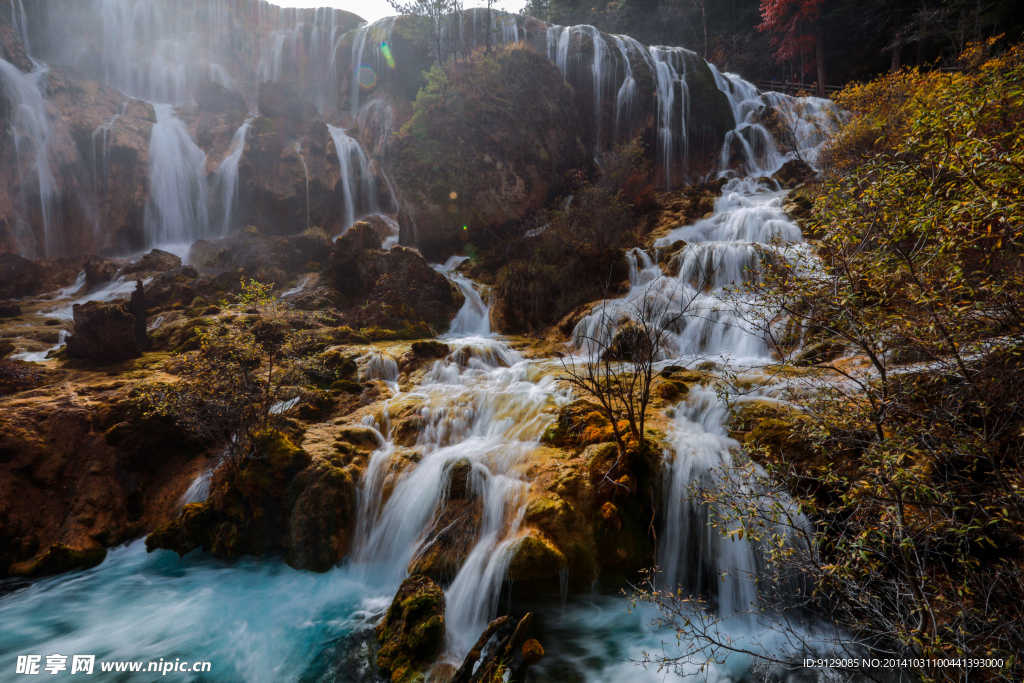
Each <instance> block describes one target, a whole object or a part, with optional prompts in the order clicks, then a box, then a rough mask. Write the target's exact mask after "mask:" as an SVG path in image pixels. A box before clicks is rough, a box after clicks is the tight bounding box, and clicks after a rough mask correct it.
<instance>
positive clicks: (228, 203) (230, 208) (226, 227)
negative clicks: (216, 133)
mask: <svg viewBox="0 0 1024 683" xmlns="http://www.w3.org/2000/svg"><path fill="white" fill-rule="evenodd" d="M254 118H256V117H255V116H252V115H250V116H247V117H246V118H245V122H244V123H242V125H241V127H239V129H238V130H237V131H236V132H235V134H234V136H233V137H232V138H231V149H229V150H228V155H227V156H226V157H224V160H223V161H222V162H220V166H218V167H217V172H216V174H215V175H214V187H216V188H219V189H220V193H221V201H222V206H223V212H224V220H223V222H222V224H221V229H220V237H227V236H228V234H230V232H231V230H232V228H233V227H234V225H233V224H232V222H231V219H232V217H233V214H234V210H235V204H236V203H237V202H238V163H239V161H241V159H242V153H243V152H244V151H245V138H246V135H248V133H249V126H251V125H252V121H253V119H254ZM300 158H301V155H300ZM302 165H303V166H305V165H306V161H305V159H303V161H302ZM306 186H307V187H306V205H307V206H306V211H307V215H308V211H309V179H308V177H307V179H306ZM306 222H307V223H308V222H309V219H308V217H307V219H306Z"/></svg>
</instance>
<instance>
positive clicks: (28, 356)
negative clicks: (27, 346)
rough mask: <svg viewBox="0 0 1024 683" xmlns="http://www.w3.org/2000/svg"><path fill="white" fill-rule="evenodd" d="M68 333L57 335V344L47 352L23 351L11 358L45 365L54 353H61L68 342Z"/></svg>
mask: <svg viewBox="0 0 1024 683" xmlns="http://www.w3.org/2000/svg"><path fill="white" fill-rule="evenodd" d="M68 335H69V333H68V331H67V330H61V331H60V332H58V333H57V343H56V344H54V345H53V346H51V347H50V348H48V349H46V350H45V351H23V352H22V353H15V354H14V355H12V356H11V360H23V361H25V362H27V363H45V362H46V359H47V357H48V356H49V355H50V354H51V353H53V352H54V351H59V350H60V349H61V348H62V347H63V346H64V345H65V344H67V340H68Z"/></svg>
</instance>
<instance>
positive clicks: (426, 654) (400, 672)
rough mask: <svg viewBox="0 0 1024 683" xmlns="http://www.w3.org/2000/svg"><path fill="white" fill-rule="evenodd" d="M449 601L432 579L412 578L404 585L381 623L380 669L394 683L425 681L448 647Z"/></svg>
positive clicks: (379, 640)
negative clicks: (437, 659) (446, 604)
mask: <svg viewBox="0 0 1024 683" xmlns="http://www.w3.org/2000/svg"><path fill="white" fill-rule="evenodd" d="M444 608H445V599H444V592H443V591H442V590H441V587H440V586H438V585H437V584H436V583H434V582H433V581H432V580H431V579H430V578H429V577H427V576H423V575H415V576H410V577H409V578H408V579H406V580H405V581H403V582H402V585H401V586H400V587H399V588H398V593H396V594H395V599H394V600H393V601H392V602H391V607H389V608H388V611H387V614H386V615H385V616H384V619H383V620H382V621H381V622H380V623H379V624H377V628H376V634H377V641H378V642H379V643H380V644H381V648H380V652H379V653H378V654H377V668H378V670H379V671H380V673H381V674H382V675H383V676H384V677H385V678H388V679H390V680H391V681H392V683H413V682H414V681H419V680H422V679H423V675H424V674H425V673H426V671H427V670H428V669H429V668H430V665H431V664H432V663H433V661H434V660H435V659H436V658H437V656H438V655H439V654H441V650H442V648H443V647H444V637H445V623H444Z"/></svg>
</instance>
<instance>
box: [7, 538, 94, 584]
mask: <svg viewBox="0 0 1024 683" xmlns="http://www.w3.org/2000/svg"><path fill="white" fill-rule="evenodd" d="M106 557H107V549H106V548H103V547H98V548H90V549H88V550H77V549H75V548H72V547H70V546H68V545H65V544H64V543H54V544H53V545H52V546H50V549H49V550H47V551H46V552H45V553H43V555H42V556H41V557H39V558H37V559H35V560H33V561H31V562H25V563H22V564H18V565H14V566H12V567H11V569H10V573H11V575H12V576H25V577H39V576H52V575H53V574H63V573H64V572H69V571H71V570H72V569H91V568H92V567H95V566H96V565H98V564H99V563H101V562H103V560H104V559H105V558H106Z"/></svg>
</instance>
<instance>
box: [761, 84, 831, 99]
mask: <svg viewBox="0 0 1024 683" xmlns="http://www.w3.org/2000/svg"><path fill="white" fill-rule="evenodd" d="M754 85H756V86H757V89H758V90H760V91H761V92H767V91H769V90H772V91H774V92H782V93H786V94H787V95H796V94H798V93H801V92H805V93H811V94H812V95H813V94H814V92H815V90H816V89H817V86H816V85H815V84H814V83H786V82H785V81H756V82H755V83H754ZM842 89H843V86H841V85H826V86H825V95H826V96H828V95H831V94H832V93H837V92H839V91H840V90H842Z"/></svg>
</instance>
